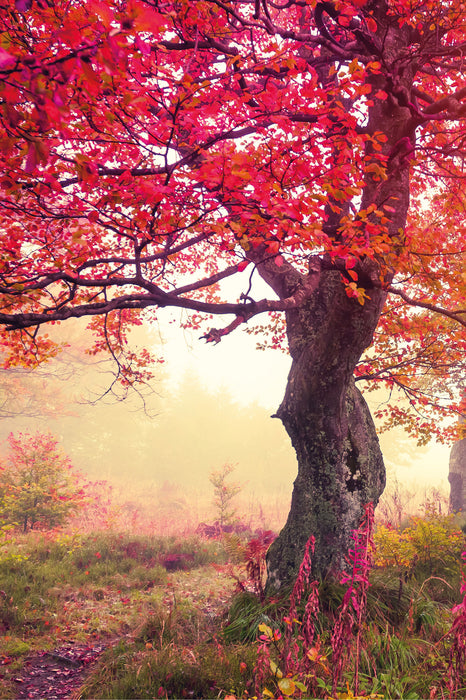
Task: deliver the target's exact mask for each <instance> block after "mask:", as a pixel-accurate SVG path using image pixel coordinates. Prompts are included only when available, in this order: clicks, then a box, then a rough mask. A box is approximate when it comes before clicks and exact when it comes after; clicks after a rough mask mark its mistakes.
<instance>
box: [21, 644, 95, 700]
mask: <svg viewBox="0 0 466 700" xmlns="http://www.w3.org/2000/svg"><path fill="white" fill-rule="evenodd" d="M105 648H106V645H105V644H103V643H97V644H93V645H84V644H82V645H69V644H68V645H66V646H62V647H58V648H57V649H54V651H43V652H41V653H39V654H36V655H35V656H31V657H30V658H29V659H27V660H26V662H25V664H24V667H23V669H22V673H21V675H18V676H17V677H16V678H15V679H14V681H15V683H16V686H17V689H18V690H17V695H16V698H17V700H23V699H24V700H27V699H28V698H43V699H44V700H65V699H66V700H70V698H72V697H73V696H74V695H75V694H76V691H77V690H78V689H79V687H80V686H81V685H82V682H83V679H84V678H85V676H86V674H87V672H88V670H90V666H91V664H92V663H93V662H95V661H96V660H97V658H98V657H99V656H100V654H101V653H102V652H103V651H104V649H105Z"/></svg>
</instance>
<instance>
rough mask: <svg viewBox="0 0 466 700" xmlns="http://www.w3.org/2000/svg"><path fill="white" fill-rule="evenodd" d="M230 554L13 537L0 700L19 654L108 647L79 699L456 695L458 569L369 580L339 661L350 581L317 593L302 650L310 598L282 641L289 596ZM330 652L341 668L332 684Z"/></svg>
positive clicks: (217, 545)
mask: <svg viewBox="0 0 466 700" xmlns="http://www.w3.org/2000/svg"><path fill="white" fill-rule="evenodd" d="M230 556H231V542H229V541H228V538H227V539H226V540H225V542H222V540H221V539H220V540H213V541H209V540H206V539H202V538H199V537H195V536H188V537H182V536H170V537H168V536H167V537H161V536H152V535H137V534H133V533H128V532H123V533H118V532H115V531H107V532H105V531H101V532H88V533H86V534H79V533H76V532H75V533H71V532H69V533H64V532H53V533H34V532H33V533H29V534H28V535H18V536H15V537H14V538H11V540H10V542H9V543H7V544H6V545H5V546H3V547H2V548H1V549H0V629H1V633H2V635H1V637H0V659H1V660H2V673H1V677H0V697H2V698H14V697H15V684H14V682H13V678H14V677H15V676H17V675H19V674H20V673H21V668H22V665H23V663H24V660H25V658H26V657H27V656H28V655H31V654H34V653H35V652H37V651H39V650H46V649H53V648H54V647H57V646H59V645H60V644H63V642H64V641H65V642H68V643H70V644H73V643H77V644H82V643H84V644H93V643H95V642H96V641H101V640H104V641H106V644H107V648H106V650H105V652H104V653H103V654H102V656H101V658H100V659H99V661H98V662H97V664H96V665H95V667H94V668H93V669H92V670H91V672H90V674H89V675H88V676H87V678H86V679H85V681H84V683H83V686H82V688H81V691H80V694H79V697H80V698H131V699H134V698H154V697H161V698H184V697H188V698H218V697H220V698H222V697H228V696H230V697H236V698H250V697H255V696H258V697H278V696H279V695H281V696H282V697H310V695H309V694H308V693H309V688H312V693H313V695H312V696H313V697H322V698H330V697H339V698H344V697H352V696H354V695H353V691H354V690H355V688H356V686H357V693H355V695H358V697H371V696H372V697H375V696H381V697H384V698H406V699H408V698H427V697H429V698H437V697H438V698H441V697H458V698H460V697H464V696H465V694H466V682H465V680H464V677H463V676H461V674H460V677H459V681H458V680H457V682H456V685H455V688H454V693H453V692H451V687H450V688H449V687H448V683H447V679H448V673H449V669H450V668H451V665H452V659H451V657H450V650H451V648H452V637H451V635H450V636H449V630H450V626H451V623H452V620H453V616H452V613H451V607H452V605H454V604H457V603H460V601H461V599H462V596H461V594H460V589H459V583H460V580H461V579H460V569H461V567H460V560H459V558H458V560H457V561H456V563H455V561H454V559H452V558H451V557H450V560H449V564H448V567H447V568H446V569H445V572H444V575H443V576H439V575H437V574H439V572H441V573H443V572H442V571H441V567H440V568H439V566H440V565H439V566H438V567H437V564H438V562H437V559H439V561H441V559H442V556H443V554H442V552H441V551H440V552H438V551H437V553H436V552H435V551H432V552H430V554H429V557H430V559H429V561H430V564H432V562H433V564H434V565H435V566H434V569H433V570H434V571H435V575H431V574H430V573H429V572H430V570H432V566H430V570H429V571H426V570H425V569H424V568H423V567H422V566H421V565H419V566H418V567H416V563H415V562H414V565H413V562H408V563H406V564H405V565H403V566H383V565H378V566H376V567H374V568H372V570H371V571H370V573H368V574H367V576H368V581H367V584H368V585H367V587H366V589H365V599H364V614H363V616H361V618H360V619H359V620H356V619H354V620H353V621H352V622H351V624H349V623H348V619H347V618H344V619H343V623H344V624H343V623H342V622H341V620H340V623H341V624H340V628H339V629H341V630H343V638H342V641H343V647H342V649H340V651H338V649H339V648H340V647H338V644H336V642H335V629H336V626H337V622H338V620H339V616H341V611H342V607H343V606H344V600H345V594H346V592H347V590H348V583H341V582H338V581H330V580H325V581H323V582H320V585H319V587H318V590H315V591H314V593H315V595H317V596H318V602H319V605H318V609H317V608H315V610H314V613H313V618H312V625H313V635H314V636H313V637H312V641H311V642H306V641H305V639H304V637H303V633H302V631H301V630H302V621H303V620H305V618H306V615H307V614H308V613H307V612H306V610H307V609H308V606H309V600H310V598H309V595H310V589H305V588H303V591H302V593H300V595H299V596H298V598H299V599H298V598H296V596H295V598H296V599H295V600H294V603H293V605H294V607H293V609H292V614H293V620H294V622H293V623H292V625H293V630H294V632H293V635H294V636H291V635H290V634H289V633H288V632H289V629H290V625H291V623H290V622H289V619H290V618H289V613H290V594H291V591H283V592H282V593H281V594H280V596H275V597H273V598H266V599H265V600H261V599H260V597H259V596H258V595H256V594H255V593H254V592H253V590H254V586H253V582H248V581H247V580H246V579H247V576H246V573H245V572H246V567H247V562H243V563H240V562H238V561H237V557H235V561H230V560H229V557H230ZM436 567H437V568H436ZM232 574H233V575H232ZM241 576H243V590H242V591H238V580H239V581H240V582H241ZM369 583H370V585H369ZM363 592H364V591H363ZM287 616H288V617H287ZM287 620H288V621H287ZM345 620H346V622H345ZM296 621H298V622H296ZM300 625H301V627H300ZM341 625H343V626H341ZM345 625H346V626H345ZM269 630H270V632H269ZM275 637H276V638H275ZM356 639H357V640H358V644H357V653H356V644H355V640H356ZM261 645H262V647H261ZM261 648H262V651H260V649H261ZM289 653H292V654H294V655H295V656H294V657H293V658H294V659H295V660H294V661H293V663H290V661H286V658H285V657H286V654H289ZM338 653H341V654H343V653H344V654H345V656H344V663H343V664H342V668H341V674H340V676H339V677H338V679H337V680H338V683H337V685H336V686H335V683H334V682H333V683H332V674H334V668H335V665H336V663H337V661H338V659H337V654H338ZM261 654H262V656H261ZM264 654H265V656H264ZM261 659H262V660H261ZM304 661H305V663H304V664H303V662H304ZM261 664H262V666H261ZM333 680H335V679H333ZM355 684H356V685H355ZM302 688H306V689H307V690H306V692H304V690H302ZM290 689H291V691H292V692H289V691H290ZM285 691H287V692H285Z"/></svg>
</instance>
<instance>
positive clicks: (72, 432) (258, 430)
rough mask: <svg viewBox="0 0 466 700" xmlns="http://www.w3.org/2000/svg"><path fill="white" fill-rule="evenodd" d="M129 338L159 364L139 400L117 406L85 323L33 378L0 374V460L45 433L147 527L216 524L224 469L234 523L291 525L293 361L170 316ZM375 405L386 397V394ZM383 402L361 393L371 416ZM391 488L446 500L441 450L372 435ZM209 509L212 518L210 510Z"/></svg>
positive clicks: (65, 334)
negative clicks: (279, 413) (286, 398)
mask: <svg viewBox="0 0 466 700" xmlns="http://www.w3.org/2000/svg"><path fill="white" fill-rule="evenodd" d="M161 319H162V320H161V321H160V322H159V324H158V325H152V326H149V325H146V326H142V327H140V328H138V329H137V330H136V331H135V332H132V335H131V343H132V344H134V346H135V347H137V346H140V347H149V348H151V349H152V351H153V352H154V354H155V355H156V356H157V357H160V358H163V360H164V361H163V363H161V364H158V363H157V365H156V367H155V369H154V373H155V377H154V380H153V381H152V382H151V385H150V387H146V388H143V389H142V395H141V396H139V395H137V394H135V393H130V395H129V397H128V398H127V399H126V400H118V399H117V398H116V397H115V396H114V395H113V394H112V393H111V392H109V393H106V392H107V391H108V389H109V387H110V385H111V383H112V378H113V374H112V373H113V370H114V367H113V365H112V362H111V360H109V359H108V358H107V357H104V356H103V355H98V356H90V355H89V354H87V353H86V350H87V349H88V348H89V346H90V344H91V341H92V338H91V336H90V334H89V332H88V331H86V329H85V323H83V322H81V321H67V322H66V323H63V324H62V325H60V326H58V327H54V328H52V329H51V332H50V335H52V337H54V338H56V339H58V340H59V341H61V342H66V343H68V344H69V346H70V347H69V348H67V349H65V350H64V351H63V352H62V353H61V354H60V355H59V356H58V357H57V358H56V359H54V360H52V361H50V362H48V363H47V364H45V365H42V366H41V367H40V368H39V369H37V370H26V369H24V368H21V367H19V368H13V369H11V370H1V372H0V399H1V400H0V418H1V420H0V454H1V453H5V452H6V449H7V446H6V444H5V440H6V438H7V436H8V434H9V433H10V432H13V433H15V434H17V433H18V432H29V433H30V432H35V431H41V432H51V433H52V434H53V435H54V436H55V437H56V438H58V440H59V442H60V445H61V447H62V448H63V450H64V451H65V453H66V454H67V455H68V456H69V457H70V458H71V461H72V463H73V466H74V467H75V468H76V469H78V470H80V471H81V472H83V473H84V474H86V475H87V476H88V478H90V479H91V480H105V481H107V482H109V484H111V485H112V486H113V488H114V494H115V497H116V498H117V499H118V500H119V501H120V502H121V503H124V504H125V507H126V508H127V509H128V511H131V510H132V511H138V510H142V511H144V513H145V514H146V515H147V516H149V517H150V518H153V519H157V518H160V519H162V518H165V519H168V520H170V519H172V520H176V519H178V520H179V519H180V518H181V519H184V520H185V521H186V523H188V521H189V524H190V525H193V524H194V525H195V524H196V523H197V522H200V521H202V520H206V519H209V517H210V518H212V512H211V499H212V485H211V484H210V482H209V475H210V473H211V472H212V471H213V470H216V469H217V470H218V469H220V468H221V467H222V465H224V464H232V465H234V467H235V470H234V473H233V474H232V477H231V479H232V480H234V481H235V482H236V483H239V484H240V485H241V486H242V490H241V494H240V497H239V498H238V506H239V507H238V511H239V512H238V514H239V515H241V516H242V517H243V518H245V519H246V520H247V519H249V520H250V521H254V523H255V524H262V525H264V526H266V527H270V526H274V527H280V526H281V525H282V524H283V523H284V521H285V519H286V516H287V513H288V508H289V503H290V498H291V491H292V485H293V481H294V478H295V476H296V471H297V464H296V459H295V455H294V450H293V448H292V446H291V443H290V440H289V438H288V436H287V434H286V432H285V430H284V428H283V426H282V424H281V422H280V421H279V420H278V419H276V418H272V417H271V416H272V415H273V413H274V412H275V411H276V409H277V408H278V406H279V403H280V401H281V398H282V396H283V393H284V390H285V385H286V378H287V374H288V370H289V366H290V358H289V357H288V356H287V355H285V354H283V353H281V352H279V351H260V350H257V349H256V347H255V346H256V340H255V338H254V337H253V336H251V335H248V334H247V333H245V332H244V331H243V332H241V331H240V332H236V333H234V334H232V335H230V336H227V337H225V339H224V340H222V343H220V344H219V345H216V346H212V345H206V344H205V342H204V341H203V340H201V339H199V336H200V335H201V333H200V332H199V331H197V332H196V331H188V330H186V329H185V330H181V329H180V328H179V319H177V318H176V317H175V316H174V315H173V313H163V314H162V315H161ZM382 398H383V397H382ZM381 400H382V399H381V397H380V396H377V395H375V394H370V395H369V404H370V406H371V407H372V408H374V407H375V406H376V405H377V402H380V401H381ZM380 441H381V446H382V451H383V453H384V457H385V461H386V465H387V472H388V489H390V488H393V487H397V488H398V487H399V486H400V485H401V486H402V487H403V488H404V489H406V490H407V491H409V492H410V493H412V494H413V495H415V496H416V500H417V501H419V502H422V501H423V500H425V498H426V496H427V495H428V494H429V492H431V491H432V489H435V490H437V491H440V492H442V493H443V494H444V495H445V496H447V495H448V480H447V477H448V459H449V448H448V447H445V446H440V445H430V446H428V447H424V448H419V447H417V445H416V442H415V441H414V440H411V439H409V438H408V437H407V436H406V434H405V433H404V431H402V430H401V429H400V430H392V431H390V432H388V433H384V434H382V435H381V436H380ZM209 508H210V510H209Z"/></svg>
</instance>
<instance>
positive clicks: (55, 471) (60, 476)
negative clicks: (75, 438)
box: [0, 432, 83, 532]
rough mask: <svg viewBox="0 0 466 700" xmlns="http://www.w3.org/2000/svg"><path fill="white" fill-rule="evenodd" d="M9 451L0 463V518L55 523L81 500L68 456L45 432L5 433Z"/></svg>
mask: <svg viewBox="0 0 466 700" xmlns="http://www.w3.org/2000/svg"><path fill="white" fill-rule="evenodd" d="M8 442H9V445H10V453H9V455H8V457H7V459H6V460H5V461H4V462H3V463H1V464H0V518H1V519H3V521H4V522H6V523H9V524H16V525H18V526H20V527H22V529H23V532H27V530H28V529H31V530H32V529H33V528H34V527H37V526H47V527H55V526H57V525H62V524H63V523H64V522H65V521H66V518H67V517H68V516H69V515H70V514H71V512H72V511H73V510H75V509H76V508H77V507H78V506H79V504H80V503H81V502H82V500H83V491H82V489H80V488H79V485H78V481H77V474H76V472H73V468H72V465H71V462H70V460H69V458H68V457H67V456H66V455H65V454H64V453H63V452H62V451H61V450H60V448H59V447H58V442H57V440H56V439H55V438H54V437H53V436H52V435H51V434H50V433H49V434H43V433H39V432H38V433H35V434H34V435H28V434H22V433H19V434H18V436H14V435H13V434H10V435H9V437H8Z"/></svg>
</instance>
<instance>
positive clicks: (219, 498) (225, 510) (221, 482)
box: [209, 464, 241, 531]
mask: <svg viewBox="0 0 466 700" xmlns="http://www.w3.org/2000/svg"><path fill="white" fill-rule="evenodd" d="M234 469H235V467H234V465H233V464H224V465H223V467H222V468H221V469H215V470H213V471H212V472H211V473H210V476H209V481H210V483H211V484H212V486H213V487H214V498H213V504H214V506H215V508H216V509H217V514H218V524H219V526H220V531H222V530H223V528H224V526H225V525H231V524H232V523H233V521H234V518H235V515H236V510H235V508H234V507H233V503H232V501H233V499H234V498H235V496H237V495H238V494H239V493H240V491H241V486H240V485H239V484H232V483H231V482H229V481H228V477H229V475H230V474H231V472H232V471H234Z"/></svg>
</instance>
